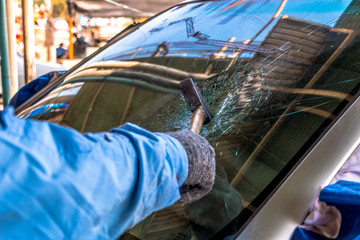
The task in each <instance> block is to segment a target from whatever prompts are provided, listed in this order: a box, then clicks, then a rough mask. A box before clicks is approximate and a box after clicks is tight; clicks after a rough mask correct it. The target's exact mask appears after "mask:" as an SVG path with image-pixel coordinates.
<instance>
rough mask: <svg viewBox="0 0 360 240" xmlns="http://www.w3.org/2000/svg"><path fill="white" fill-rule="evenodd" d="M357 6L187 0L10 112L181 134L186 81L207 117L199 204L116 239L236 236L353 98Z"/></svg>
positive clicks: (330, 1)
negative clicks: (212, 165)
mask: <svg viewBox="0 0 360 240" xmlns="http://www.w3.org/2000/svg"><path fill="white" fill-rule="evenodd" d="M359 9H360V1H358V0H354V1H351V0H327V1H323V0H313V1H308V0H303V1H302V0H283V1H280V0H266V1H265V0H263V1H260V0H217V1H215V0H214V1H210V0H208V1H188V2H186V3H182V4H179V5H177V6H175V7H173V8H171V9H169V10H167V11H164V12H163V13H161V14H159V15H157V16H155V17H154V18H152V19H150V20H149V21H146V22H145V23H142V24H139V25H136V26H133V27H132V28H130V29H127V30H126V31H125V32H124V33H121V34H119V35H118V36H116V37H115V38H114V39H112V40H111V41H110V42H109V43H108V44H107V45H106V46H105V47H104V48H103V49H101V50H100V51H99V52H97V53H96V54H94V55H93V56H92V57H90V58H89V59H88V60H87V61H84V63H83V64H81V65H79V66H78V67H76V69H75V70H74V71H71V72H70V73H68V74H67V75H65V77H63V78H62V80H61V81H62V82H61V83H59V84H58V85H57V86H56V87H55V88H54V89H52V91H51V92H50V93H49V94H47V95H46V96H43V97H42V98H41V99H40V100H39V101H37V102H36V103H33V104H32V105H31V106H29V104H28V106H27V107H26V108H23V109H22V110H21V111H20V112H19V114H18V115H19V116H21V117H24V118H33V119H39V120H48V121H52V122H55V123H58V124H62V125H66V126H70V127H72V128H75V129H77V130H79V131H81V132H98V131H107V130H109V129H111V128H113V127H116V126H119V125H121V124H123V123H125V122H133V123H136V124H138V125H140V126H141V127H144V128H146V129H149V130H151V131H160V132H168V131H177V130H182V129H186V128H187V127H188V125H189V122H190V118H191V111H190V109H189V107H188V106H187V104H186V103H185V100H184V98H183V96H182V95H181V93H180V91H179V87H178V84H179V82H180V81H181V80H183V79H185V78H192V79H193V80H194V82H195V84H196V85H197V87H198V89H199V90H200V92H201V93H202V95H203V97H204V99H205V102H206V103H207V104H208V105H209V108H210V110H211V112H212V114H213V115H214V118H213V119H212V121H211V122H210V123H209V124H207V125H205V126H204V127H203V128H202V131H201V133H200V134H201V135H202V136H204V137H206V138H207V139H208V140H209V142H210V143H211V144H212V146H213V147H214V148H215V150H216V161H217V168H216V174H217V176H216V181H215V185H214V188H213V190H212V191H211V192H210V193H209V194H208V195H207V196H206V197H204V198H203V199H201V200H199V201H197V202H195V203H193V204H190V205H187V206H181V205H179V204H175V205H173V206H171V207H169V208H167V209H164V210H161V211H158V212H156V213H154V214H153V215H152V216H150V217H148V218H147V219H145V220H144V221H143V222H141V223H140V224H138V225H137V226H136V227H134V228H133V229H130V230H129V231H128V232H127V233H126V234H125V235H123V236H122V237H121V239H177V240H179V239H209V238H213V239H222V238H224V237H226V236H230V235H233V234H235V233H236V232H238V231H239V230H240V229H241V228H242V227H243V226H244V225H245V224H246V222H247V221H249V219H251V217H252V216H253V215H254V214H256V212H257V211H258V209H259V208H260V207H261V206H262V205H263V204H264V203H265V201H266V199H267V198H268V197H269V196H271V194H272V193H273V191H274V190H275V189H277V187H278V186H279V184H280V183H281V181H283V180H284V179H285V177H286V175H288V174H290V173H291V169H292V168H293V167H294V166H296V165H297V164H299V163H300V162H301V159H302V157H303V156H304V154H305V153H306V152H308V151H309V150H310V149H311V146H313V145H314V144H315V143H316V141H317V139H318V138H319V136H320V135H321V134H323V133H324V130H325V129H326V128H327V127H328V126H329V124H330V123H331V122H332V121H333V120H334V119H336V118H337V117H338V116H339V114H340V113H341V112H342V110H343V109H344V107H345V106H346V105H347V104H348V103H349V102H350V101H352V99H353V96H355V95H356V94H357V90H358V85H359V79H360V68H359V63H360V43H359V40H360V35H359V33H360V31H359V30H360V15H359V13H360V10H359Z"/></svg>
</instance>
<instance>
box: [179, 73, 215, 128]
mask: <svg viewBox="0 0 360 240" xmlns="http://www.w3.org/2000/svg"><path fill="white" fill-rule="evenodd" d="M179 86H180V90H181V92H182V94H183V95H184V98H185V101H186V103H187V104H188V105H189V107H190V110H191V111H192V112H193V111H195V109H197V108H199V107H200V106H202V107H203V109H204V112H205V116H204V124H207V123H209V122H210V120H211V119H212V118H213V116H212V114H211V112H210V110H209V107H208V106H207V104H206V103H205V101H204V99H203V97H202V95H201V93H200V92H199V90H198V89H197V87H196V86H195V84H194V82H193V80H192V79H191V78H187V79H185V80H182V81H181V82H180V84H179Z"/></svg>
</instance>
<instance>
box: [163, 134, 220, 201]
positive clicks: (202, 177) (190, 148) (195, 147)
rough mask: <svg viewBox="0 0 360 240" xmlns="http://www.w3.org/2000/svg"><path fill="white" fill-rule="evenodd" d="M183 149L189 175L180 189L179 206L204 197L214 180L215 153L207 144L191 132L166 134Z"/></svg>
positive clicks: (202, 138) (203, 139)
mask: <svg viewBox="0 0 360 240" xmlns="http://www.w3.org/2000/svg"><path fill="white" fill-rule="evenodd" d="M167 134H168V135H170V136H171V137H174V138H176V139H177V140H178V141H179V142H180V143H181V144H182V145H183V147H184V149H185V151H186V153H187V156H188V160H189V174H188V177H187V179H186V181H185V182H184V184H183V185H182V186H181V187H180V193H181V199H180V200H179V202H180V203H181V204H188V203H191V202H194V201H196V200H199V199H200V198H202V197H203V196H205V195H206V194H207V193H208V192H209V191H210V190H211V188H212V187H213V185H214V180H215V166H216V163H215V151H214V148H213V147H212V146H211V145H210V144H209V142H208V141H207V140H206V139H205V138H204V137H201V136H200V135H197V134H195V133H193V132H191V131H188V130H187V131H179V132H169V133H167Z"/></svg>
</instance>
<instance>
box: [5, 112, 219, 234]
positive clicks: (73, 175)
mask: <svg viewBox="0 0 360 240" xmlns="http://www.w3.org/2000/svg"><path fill="white" fill-rule="evenodd" d="M12 112H13V110H12V108H7V109H6V110H5V111H4V112H3V113H2V114H0V153H1V154H2V156H1V158H0V235H1V236H2V237H3V238H4V239H26V238H30V239H69V238H71V239H108V238H110V239H114V238H116V237H118V236H119V235H120V234H121V233H123V232H124V231H125V230H127V229H128V228H130V227H132V226H134V225H135V224H136V223H138V222H139V221H141V220H142V219H144V218H145V217H146V216H148V215H149V214H151V213H152V212H154V211H156V210H159V209H162V208H165V207H167V206H170V205H172V204H173V203H175V202H176V201H178V200H179V199H180V197H181V195H180V191H179V187H180V186H181V185H182V184H183V183H184V182H188V180H189V178H187V177H188V167H189V164H188V157H187V152H186V151H185V149H184V147H183V146H182V144H180V142H179V141H177V140H176V139H175V138H172V137H170V136H169V135H167V134H164V133H151V132H149V131H146V130H144V129H142V128H140V127H138V126H136V125H133V124H126V125H124V126H122V127H119V128H115V129H113V130H111V131H110V132H108V133H95V134H81V133H79V132H77V131H75V130H73V129H70V128H66V127H63V126H58V125H55V124H52V123H48V122H40V121H33V120H24V119H19V118H16V117H15V116H14V115H13V113H12ZM209 147H210V146H208V148H209ZM210 148H211V147H210ZM197 149H199V148H197ZM211 149H212V148H211ZM200 150H201V149H199V151H200ZM201 151H202V150H201ZM210 152H211V151H210ZM211 154H212V156H211V158H212V159H213V158H214V156H213V154H214V153H213V150H212V152H211ZM211 154H210V155H211ZM211 162H212V163H213V164H214V159H213V160H211ZM197 164H199V163H197ZM199 166H200V165H199ZM189 171H192V170H191V169H189ZM213 171H214V170H213V169H212V170H210V175H213V174H214V172H213ZM190 175H194V174H189V176H190ZM193 177H196V178H199V177H197V176H196V174H195V175H194V176H193ZM210 178H211V179H213V176H212V177H210ZM199 179H200V178H199ZM191 181H192V182H193V181H194V180H193V179H192V180H191ZM212 181H213V180H212ZM206 191H208V190H206Z"/></svg>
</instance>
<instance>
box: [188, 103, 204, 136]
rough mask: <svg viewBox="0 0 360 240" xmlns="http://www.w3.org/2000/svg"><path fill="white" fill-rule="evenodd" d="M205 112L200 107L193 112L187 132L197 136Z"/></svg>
mask: <svg viewBox="0 0 360 240" xmlns="http://www.w3.org/2000/svg"><path fill="white" fill-rule="evenodd" d="M204 118H205V110H204V108H203V107H202V106H200V107H198V108H197V109H195V110H194V112H193V113H192V116H191V121H190V126H189V130H190V131H192V132H194V133H196V134H199V133H200V131H201V128H202V126H203V124H204Z"/></svg>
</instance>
